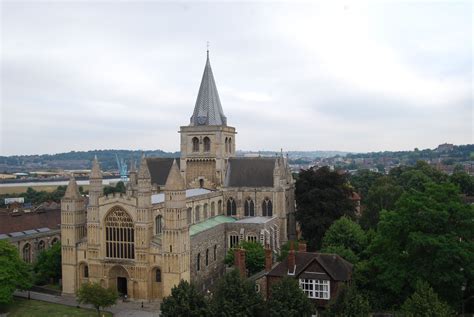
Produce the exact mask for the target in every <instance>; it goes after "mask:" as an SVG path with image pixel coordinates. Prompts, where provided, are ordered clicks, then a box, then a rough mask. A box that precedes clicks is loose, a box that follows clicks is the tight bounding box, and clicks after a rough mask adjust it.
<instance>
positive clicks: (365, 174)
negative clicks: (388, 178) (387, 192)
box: [350, 169, 383, 201]
mask: <svg viewBox="0 0 474 317" xmlns="http://www.w3.org/2000/svg"><path fill="white" fill-rule="evenodd" d="M382 176H383V174H381V173H377V172H372V171H370V170H367V169H362V170H358V171H357V172H356V173H355V174H353V175H351V176H350V182H351V185H352V186H354V187H355V189H356V191H357V192H358V193H359V195H360V196H361V197H362V201H364V199H365V197H366V196H367V194H368V193H369V189H370V187H371V186H372V185H373V184H374V183H375V181H376V180H377V179H379V178H380V177H382Z"/></svg>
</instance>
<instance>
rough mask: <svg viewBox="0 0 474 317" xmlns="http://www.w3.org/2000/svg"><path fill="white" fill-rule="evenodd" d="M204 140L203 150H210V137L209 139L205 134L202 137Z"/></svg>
mask: <svg viewBox="0 0 474 317" xmlns="http://www.w3.org/2000/svg"><path fill="white" fill-rule="evenodd" d="M203 142H204V152H210V151H211V139H209V138H208V137H207V136H206V137H205V138H204V139H203Z"/></svg>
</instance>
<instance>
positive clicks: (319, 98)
mask: <svg viewBox="0 0 474 317" xmlns="http://www.w3.org/2000/svg"><path fill="white" fill-rule="evenodd" d="M472 12H473V5H472V2H471V1H465V2H456V1H445V2H436V3H431V2H418V3H409V2H408V1H403V2H394V1H390V2H382V3H380V2H371V3H369V4H367V3H363V2H355V3H354V2H353V1H347V2H333V1H327V2H325V3H322V2H317V3H297V4H295V3H290V2H281V3H268V2H267V3H259V4H258V3H248V2H242V3H237V2H233V3H218V2H213V3H197V2H189V3H187V2H186V3H184V2H181V3H162V2H156V1H154V2H153V1H147V2H141V3H135V2H108V1H104V2H92V1H90V2H86V1H77V2H70V1H55V2H46V1H40V2H38V1H36V2H27V1H21V2H19V1H11V2H9V1H2V2H1V27H2V29H1V40H2V43H1V85H0V86H1V89H2V91H1V113H0V114H1V139H0V143H1V144H0V155H12V154H42V153H58V152H65V151H71V150H76V151H77V150H92V149H163V150H166V151H177V150H179V134H178V133H177V131H178V130H179V126H181V125H187V124H189V118H190V116H191V115H192V112H193V108H194V103H195V101H196V97H197V93H198V89H199V84H200V80H201V76H202V72H203V70H204V65H205V57H206V42H207V41H209V42H210V57H211V65H212V68H213V72H214V76H215V80H216V83H217V88H218V91H219V95H220V99H221V103H222V106H223V109H224V113H225V115H226V116H227V120H228V124H229V125H231V126H234V127H236V129H237V131H238V135H237V140H236V142H237V148H238V149H241V150H263V149H266V150H279V149H280V148H283V149H284V150H343V151H380V150H412V149H413V148H415V147H418V148H433V147H436V146H437V145H438V144H440V143H444V142H448V143H455V144H465V143H473V70H472V68H473V46H472V45H473V43H472V38H473V34H472V33H473V21H472V20H473V17H472V15H473V13H472Z"/></svg>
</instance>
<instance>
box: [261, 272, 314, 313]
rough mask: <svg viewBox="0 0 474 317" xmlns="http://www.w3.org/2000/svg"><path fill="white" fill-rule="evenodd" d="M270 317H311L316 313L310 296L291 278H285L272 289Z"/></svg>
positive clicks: (269, 304)
mask: <svg viewBox="0 0 474 317" xmlns="http://www.w3.org/2000/svg"><path fill="white" fill-rule="evenodd" d="M267 307H268V308H267V312H268V316H270V317H307V316H308V317H309V316H311V315H312V314H313V312H314V307H313V304H312V303H311V300H310V299H309V298H308V296H307V295H306V294H305V293H304V292H303V290H302V289H301V288H300V286H299V285H298V282H297V281H296V280H295V279H293V278H290V277H284V278H283V279H281V280H280V281H279V282H277V283H275V284H273V285H272V287H271V297H270V299H269V300H268V302H267Z"/></svg>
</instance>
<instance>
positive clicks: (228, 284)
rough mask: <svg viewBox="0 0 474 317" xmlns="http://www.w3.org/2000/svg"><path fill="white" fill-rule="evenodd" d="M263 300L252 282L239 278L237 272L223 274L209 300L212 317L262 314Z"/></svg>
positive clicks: (249, 316) (240, 316)
mask: <svg viewBox="0 0 474 317" xmlns="http://www.w3.org/2000/svg"><path fill="white" fill-rule="evenodd" d="M262 307H263V300H262V297H261V296H260V294H259V293H257V292H256V291H255V287H254V285H253V283H252V282H250V281H248V280H244V279H242V278H241V277H240V274H239V272H238V271H237V270H233V271H231V272H229V273H226V274H224V276H223V277H222V278H221V279H220V281H219V283H218V285H217V289H216V292H215V294H214V296H213V297H212V300H211V308H212V312H213V316H216V317H219V316H222V317H228V316H238V317H246V316H248V317H251V316H260V315H261V314H262Z"/></svg>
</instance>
